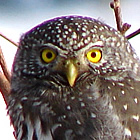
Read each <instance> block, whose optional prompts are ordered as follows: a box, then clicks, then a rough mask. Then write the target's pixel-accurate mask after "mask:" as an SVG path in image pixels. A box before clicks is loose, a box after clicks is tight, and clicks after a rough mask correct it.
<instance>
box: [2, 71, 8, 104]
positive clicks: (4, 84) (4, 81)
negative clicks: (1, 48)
mask: <svg viewBox="0 0 140 140" xmlns="http://www.w3.org/2000/svg"><path fill="white" fill-rule="evenodd" d="M0 92H1V94H2V96H3V99H4V101H5V104H6V105H7V101H8V96H9V92H10V82H9V81H8V80H7V79H6V77H5V75H4V74H3V73H2V72H0Z"/></svg>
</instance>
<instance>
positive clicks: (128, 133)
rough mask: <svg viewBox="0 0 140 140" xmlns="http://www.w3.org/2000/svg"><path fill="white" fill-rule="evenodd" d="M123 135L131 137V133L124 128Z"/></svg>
mask: <svg viewBox="0 0 140 140" xmlns="http://www.w3.org/2000/svg"><path fill="white" fill-rule="evenodd" d="M124 133H125V135H127V136H130V137H131V131H130V130H129V129H128V128H125V129H124Z"/></svg>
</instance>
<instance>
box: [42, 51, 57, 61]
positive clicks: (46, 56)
mask: <svg viewBox="0 0 140 140" xmlns="http://www.w3.org/2000/svg"><path fill="white" fill-rule="evenodd" d="M41 57H42V60H43V61H44V62H46V63H50V62H52V61H53V60H54V59H55V57H56V53H55V52H54V51H53V50H51V49H44V50H43V51H42V54H41Z"/></svg>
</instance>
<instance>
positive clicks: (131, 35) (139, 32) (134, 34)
mask: <svg viewBox="0 0 140 140" xmlns="http://www.w3.org/2000/svg"><path fill="white" fill-rule="evenodd" d="M138 34H140V28H139V29H138V30H136V31H135V32H133V33H131V34H130V35H128V36H126V38H127V39H131V38H132V37H134V36H136V35H138Z"/></svg>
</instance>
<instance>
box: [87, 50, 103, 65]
mask: <svg viewBox="0 0 140 140" xmlns="http://www.w3.org/2000/svg"><path fill="white" fill-rule="evenodd" d="M87 58H88V60H89V61H91V62H93V63H97V62H99V61H100V60H101V58H102V52H101V50H98V49H93V50H90V51H89V52H88V53H87Z"/></svg>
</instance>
